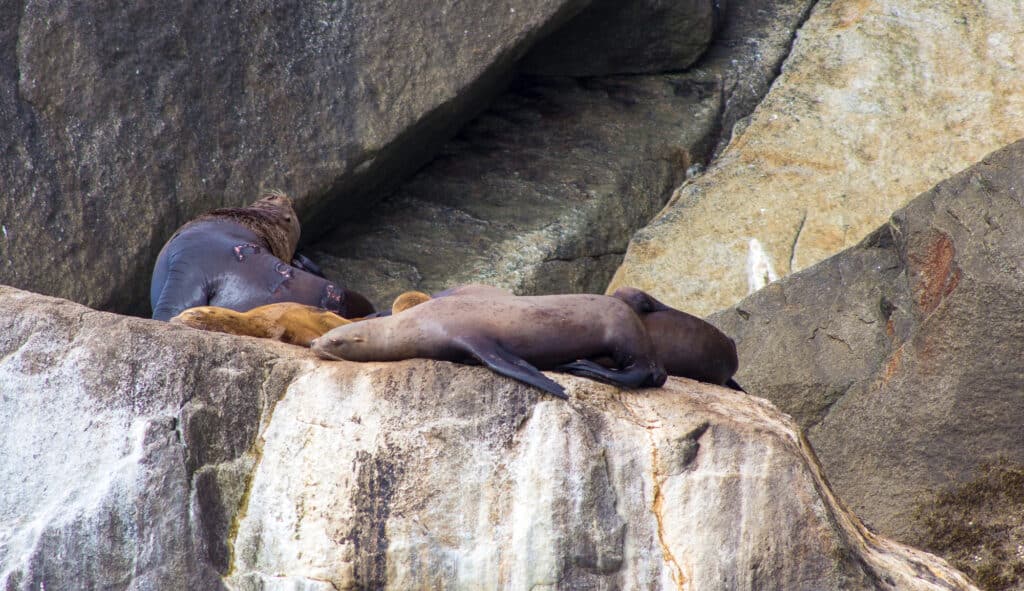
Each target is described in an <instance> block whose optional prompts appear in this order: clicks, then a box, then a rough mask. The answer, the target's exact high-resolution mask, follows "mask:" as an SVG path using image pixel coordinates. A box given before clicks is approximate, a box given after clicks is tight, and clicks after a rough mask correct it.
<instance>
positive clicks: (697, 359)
mask: <svg viewBox="0 0 1024 591" xmlns="http://www.w3.org/2000/svg"><path fill="white" fill-rule="evenodd" d="M612 297H614V298H618V299H620V300H622V301H624V302H626V303H627V304H629V307H630V308H632V309H633V311H634V312H636V314H637V315H638V316H639V317H640V319H641V320H642V321H643V324H644V328H646V329H647V334H648V335H650V337H651V343H652V344H653V345H654V351H655V355H656V356H657V358H658V361H659V362H661V364H662V365H663V366H664V367H665V370H666V371H667V372H668V373H669V375H673V376H681V377H685V378H690V379H694V380H699V381H701V382H708V383H710V384H718V385H725V386H728V387H730V388H732V389H734V390H739V391H741V392H743V391H744V390H743V388H741V387H740V385H739V384H737V383H736V382H735V381H733V379H732V376H733V374H735V373H736V370H737V369H738V368H739V358H738V357H737V355H736V343H735V342H734V341H733V340H732V339H731V338H729V337H728V336H726V334H725V333H723V332H722V331H720V330H718V329H717V328H715V327H714V326H712V325H711V324H710V323H708V322H705V321H704V320H701V319H700V318H697V317H696V316H692V315H690V314H687V313H686V312H683V311H681V310H676V309H675V308H671V307H669V306H666V305H665V304H663V303H661V302H659V301H658V300H656V299H654V298H653V297H652V296H651V295H650V294H648V293H646V292H644V291H641V290H639V289H636V288H635V287H622V288H619V289H618V290H616V291H615V293H613V294H612Z"/></svg>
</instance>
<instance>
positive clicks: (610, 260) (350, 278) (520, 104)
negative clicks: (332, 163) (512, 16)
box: [311, 76, 718, 307]
mask: <svg viewBox="0 0 1024 591" xmlns="http://www.w3.org/2000/svg"><path fill="white" fill-rule="evenodd" d="M717 98H718V95H717V93H716V92H715V89H714V88H713V87H711V86H710V85H695V84H691V83H690V82H689V81H688V80H685V79H684V78H682V77H670V76H664V77H661V76H656V77H631V78H625V77H624V78H599V79H585V80H579V81H577V80H574V79H569V78H559V79H527V80H520V81H519V83H518V84H517V85H516V87H515V88H514V89H513V91H511V92H509V93H507V94H505V95H504V96H502V97H501V98H500V99H499V100H498V101H497V103H496V104H494V105H492V106H491V108H490V109H488V111H487V112H486V113H484V114H483V115H481V116H480V117H478V118H477V119H476V120H474V121H473V122H472V123H470V124H469V125H468V126H467V127H466V128H465V129H464V130H463V131H462V132H460V134H459V136H458V137H457V138H456V139H454V140H452V141H450V142H448V144H446V145H445V147H444V149H443V150H442V151H441V152H440V153H439V154H438V155H437V156H436V158H435V159H434V161H433V162H431V163H430V164H429V165H428V166H427V167H426V168H425V169H423V170H422V171H420V172H419V173H417V175H416V176H415V177H414V178H413V179H412V180H410V181H409V182H407V183H405V184H404V185H403V186H402V187H401V189H399V190H398V191H397V192H396V194H395V195H393V196H392V197H390V198H389V199H388V200H387V201H385V202H384V203H382V204H381V205H380V206H379V207H378V208H376V209H375V210H374V211H372V212H370V214H369V215H367V216H366V217H365V218H362V219H359V220H355V221H353V222H351V223H347V224H342V225H340V226H339V227H338V228H337V229H336V230H335V231H334V232H333V233H332V234H331V235H330V236H328V237H326V238H325V239H324V240H323V241H321V242H319V243H317V244H316V245H314V247H313V250H311V256H313V258H315V259H316V260H317V262H318V263H320V264H321V265H322V266H323V268H324V270H325V272H327V274H328V275H329V276H331V277H333V278H336V279H337V280H339V281H340V282H341V283H343V284H344V285H346V286H347V287H349V288H352V289H355V290H356V291H359V292H361V293H365V294H367V295H369V296H370V297H371V298H372V299H374V300H375V303H376V304H377V305H378V306H384V307H386V306H387V305H388V304H389V303H390V301H391V299H393V298H394V296H396V295H397V294H399V293H401V292H403V291H405V290H407V289H421V290H426V291H439V290H441V289H445V288H447V287H450V286H452V285H456V284H460V283H469V282H485V283H490V284H493V285H499V286H502V287H507V288H509V289H512V290H514V291H516V292H521V293H551V292H598V293H599V292H601V291H602V290H603V289H604V286H605V285H606V284H607V280H608V277H610V276H611V274H612V273H613V272H614V270H615V268H616V267H617V266H618V264H619V262H620V261H621V259H622V254H623V253H624V252H625V250H626V244H627V242H628V241H629V237H630V236H632V234H633V232H635V231H636V229H637V228H640V227H642V226H643V225H644V223H646V221H647V220H649V219H650V218H651V217H653V216H654V214H655V213H657V211H658V208H659V207H661V204H662V203H663V202H664V200H665V199H667V198H668V195H669V194H670V193H671V191H672V188H673V187H674V186H675V185H676V184H677V183H678V182H680V181H681V180H682V178H683V175H684V173H685V171H686V169H687V168H688V167H689V166H690V165H691V164H692V163H693V162H695V161H701V160H702V159H703V158H704V157H705V155H706V154H707V153H708V151H709V149H710V147H711V145H712V144H711V135H712V132H713V130H714V126H713V122H714V113H715V112H716V111H717V108H718V103H717Z"/></svg>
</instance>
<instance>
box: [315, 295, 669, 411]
mask: <svg viewBox="0 0 1024 591" xmlns="http://www.w3.org/2000/svg"><path fill="white" fill-rule="evenodd" d="M312 348H313V350H314V351H316V352H317V354H319V355H320V356H321V357H324V358H326V359H347V360H350V361H397V360H401V359H411V358H414V357H422V358H428V359H441V360H445V361H455V362H460V363H475V362H479V363H482V364H484V365H486V366H487V367H489V368H490V369H492V370H493V371H495V372H497V373H500V374H502V375H506V376H508V377H511V378H514V379H517V380H520V381H523V382H526V383H528V384H531V385H533V386H536V387H538V388H540V389H542V390H544V391H546V392H550V393H551V394H553V395H555V396H558V397H560V398H566V397H567V396H566V394H565V390H564V389H563V388H562V387H561V386H560V385H558V384H557V383H555V382H554V381H552V380H551V379H549V378H548V377H546V376H545V375H544V374H542V373H541V372H540V371H539V369H544V370H549V369H558V368H560V367H562V366H564V365H565V364H570V363H571V364H573V366H574V367H573V368H572V369H573V373H577V374H579V375H585V376H587V377H591V378H594V379H599V380H602V381H606V382H609V383H612V384H615V385H618V386H622V387H629V388H637V387H643V386H660V385H662V384H663V383H665V377H666V376H665V370H664V369H663V368H662V367H661V365H660V364H659V363H658V362H657V360H656V359H655V358H654V347H653V345H652V344H651V341H650V338H649V337H648V336H647V332H646V331H645V330H644V327H643V323H642V322H640V318H639V317H638V316H637V315H636V314H635V313H634V312H633V310H632V309H630V307H629V306H628V305H626V304H625V303H624V302H623V301H622V300H619V299H617V298H613V297H609V296H602V295H591V294H580V295H552V296H512V295H461V296H459V297H441V298H436V299H431V300H429V301H426V302H423V303H421V304H419V305H417V306H415V307H413V308H409V309H407V310H405V311H403V312H402V313H401V314H396V315H394V316H387V317H382V318H374V319H370V320H365V321H362V322H358V323H355V324H350V325H348V326H340V327H338V328H335V329H333V330H331V331H330V332H328V333H327V334H325V335H324V336H322V337H320V338H318V339H316V340H315V341H313V343H312ZM601 357H605V358H609V359H612V360H613V361H614V363H615V366H616V367H615V368H614V369H612V368H607V367H604V366H602V365H598V364H596V363H588V361H589V360H590V359H595V358H601ZM538 368H539V369H538Z"/></svg>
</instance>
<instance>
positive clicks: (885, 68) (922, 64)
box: [609, 0, 1024, 315]
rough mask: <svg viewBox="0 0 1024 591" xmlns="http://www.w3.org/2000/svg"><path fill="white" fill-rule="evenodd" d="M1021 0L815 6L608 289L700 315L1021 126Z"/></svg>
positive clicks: (844, 238)
mask: <svg viewBox="0 0 1024 591" xmlns="http://www.w3.org/2000/svg"><path fill="white" fill-rule="evenodd" d="M1022 24H1024V7H1022V6H1021V4H1020V3H1019V2H1014V1H1012V0H1001V1H993V2H986V3H963V2H955V1H941V2H931V1H925V0H913V1H908V2H900V3H897V4H894V3H890V2H881V1H875V0H864V1H858V2H838V1H835V2H833V1H827V2H819V3H818V4H817V5H816V6H815V7H814V10H813V11H812V14H811V16H810V18H809V19H808V20H807V22H806V23H805V24H804V25H803V26H802V27H801V29H800V32H799V35H798V36H797V40H796V42H795V43H794V45H793V49H792V52H791V53H790V55H789V57H788V58H787V60H786V62H785V66H784V68H783V72H782V74H781V75H780V76H779V78H778V79H777V80H776V81H775V82H774V84H773V86H772V88H771V91H770V92H769V93H768V95H767V96H766V97H765V99H764V101H762V102H761V103H760V104H759V105H758V107H757V109H756V110H755V111H754V113H753V114H752V115H751V116H750V117H749V119H748V120H746V121H744V122H743V125H741V126H739V127H738V128H737V129H736V132H735V133H734V135H733V138H732V141H731V143H730V145H729V146H728V148H726V149H725V150H724V152H722V153H721V156H720V157H719V158H718V159H717V160H716V161H715V162H714V164H713V165H712V166H711V167H709V169H708V171H707V173H706V174H704V175H702V176H700V177H697V178H695V179H693V180H692V181H690V182H687V183H685V184H684V185H683V186H682V187H680V188H679V190H678V191H677V192H676V193H675V195H673V197H672V200H671V201H670V204H669V206H668V207H667V208H666V209H665V210H664V211H663V212H662V213H661V214H660V215H659V216H658V217H657V218H656V219H655V220H654V221H653V222H652V223H651V224H650V225H649V226H648V227H646V228H645V229H643V230H642V231H640V232H638V233H637V235H636V236H635V237H634V238H633V240H632V242H631V244H630V247H629V250H628V252H627V254H626V257H625V260H624V262H623V265H622V267H621V268H620V269H619V270H618V272H617V273H616V276H615V278H614V280H613V281H612V283H611V286H610V287H609V289H610V290H614V289H615V288H616V287H619V286H622V285H633V286H636V287H640V288H642V289H646V290H648V291H650V292H651V293H652V294H654V295H655V296H656V297H658V298H660V299H662V300H663V301H665V302H666V303H669V304H672V305H676V306H678V307H681V308H684V309H687V310H689V311H692V312H694V313H697V314H701V315H703V314H708V313H710V312H713V311H715V310H718V309H721V308H723V307H725V306H728V305H731V304H733V303H735V302H736V301H738V300H739V299H740V298H742V297H744V296H745V295H747V294H749V293H751V292H752V291H754V290H756V289H758V288H760V287H762V286H764V285H765V284H766V283H768V282H770V281H773V280H775V279H777V278H779V277H782V276H785V275H786V274H788V273H790V272H792V271H796V270H800V269H803V268H805V267H808V266H810V265H812V264H814V263H816V262H818V261H820V260H822V259H824V258H826V257H827V256H830V255H832V254H835V253H836V252H839V251H840V250H842V249H843V248H846V247H848V246H851V245H853V244H856V243H857V242H859V241H860V240H861V239H862V238H863V237H864V236H865V235H866V234H867V233H869V232H870V231H871V230H873V229H874V228H875V227H877V226H878V225H879V224H880V223H882V222H883V221H884V220H885V219H886V218H888V216H889V215H891V213H892V212H893V211H895V210H896V209H898V208H899V207H900V206H902V205H903V204H905V203H906V202H907V201H909V200H910V199H911V198H913V197H914V196H915V195H917V194H919V193H921V192H922V191H925V190H927V189H928V188H930V187H931V186H933V185H934V184H936V183H937V182H939V181H941V180H942V179H944V178H947V177H948V176H950V175H951V174H953V173H955V172H957V171H960V170H963V169H964V168H966V167H967V166H970V165H971V164H973V163H974V162H977V161H978V160H979V159H981V158H982V157H983V156H984V155H985V154H987V153H988V152H991V151H992V150H995V149H998V148H1000V147H1002V146H1005V145H1007V144H1009V143H1010V142H1012V141H1016V140H1017V139H1019V138H1021V137H1022V136H1024V117H1022V114H1024V82H1022V81H1024V75H1022V70H1021V68H1022V67H1024V66H1022V64H1024V46H1022V45H1021V44H1020V43H1016V42H1014V39H1016V38H1017V36H1018V35H1019V31H1020V28H1021V26H1022Z"/></svg>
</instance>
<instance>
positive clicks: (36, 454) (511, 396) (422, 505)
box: [0, 287, 974, 591]
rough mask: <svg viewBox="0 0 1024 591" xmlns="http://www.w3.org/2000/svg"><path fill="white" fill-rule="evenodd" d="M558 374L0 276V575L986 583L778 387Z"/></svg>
mask: <svg viewBox="0 0 1024 591" xmlns="http://www.w3.org/2000/svg"><path fill="white" fill-rule="evenodd" d="M551 375H553V377H554V378H555V379H557V380H558V381H559V382H560V383H562V384H564V385H565V386H566V387H567V389H568V390H569V392H570V394H571V397H572V398H571V400H570V401H568V402H565V401H561V400H556V399H554V398H552V397H549V396H547V395H544V394H542V393H539V392H537V391H535V390H533V389H531V388H529V387H527V386H525V385H523V384H520V383H518V382H514V381H511V380H508V379H506V378H504V377H501V376H497V375H495V374H493V373H491V372H489V371H488V370H486V369H483V368H470V367H460V366H455V365H453V364H449V363H443V362H433V361H422V360H414V361H406V362H401V363H395V364H353V363H344V362H327V361H319V360H316V359H314V358H313V356H312V355H311V354H310V352H308V351H306V350H303V349H299V348H295V347H289V346H287V345H283V344H280V343H273V342H269V341H257V340H254V339H249V338H245V337H231V336H228V335H221V334H216V333H202V332H198V331H194V330H191V329H188V328H184V327H176V326H172V325H167V324H164V323H159V322H155V321H149V320H141V319H136V318H126V317H118V316H115V315H112V314H107V313H101V312H95V311H91V310H88V309H87V308H84V307H81V306H79V305H76V304H72V303H70V302H65V301H58V300H55V299H53V298H49V297H45V296H38V295H35V294H30V293H27V292H23V291H19V290H16V289H11V288H6V287H5V288H0V383H2V384H3V389H2V390H0V395H2V397H3V400H2V402H3V404H2V405H0V460H2V461H0V476H2V477H3V478H2V482H3V484H2V485H0V491H2V493H0V518H2V519H0V587H2V588H4V589H8V590H11V591H14V590H19V591H20V590H28V589H33V590H35V589H42V588H44V587H45V588H47V589H74V588H99V587H116V588H123V589H219V588H224V587H227V588H234V589H296V588H302V589H323V590H325V591H326V590H328V589H332V588H335V589H340V588H353V587H356V588H377V587H385V588H391V589H403V590H404V589H436V588H481V587H483V588H499V587H502V588H514V589H519V588H522V589H526V588H533V587H535V586H536V585H544V584H546V585H551V586H556V587H568V588H596V589H605V588H624V589H650V588H668V587H679V586H682V585H687V586H692V587H694V588H700V589H711V590H714V589H722V590H725V589H729V590H732V589H764V588H777V589H797V590H799V589H823V588H824V589H835V588H843V589H901V590H902V589H974V587H973V586H971V585H970V584H969V583H968V582H967V580H966V579H965V578H964V577H963V576H962V575H961V574H959V573H957V572H956V571H954V570H953V569H951V568H950V567H949V566H948V565H946V564H945V563H944V562H943V561H941V560H940V559H938V558H936V557H934V556H931V555H929V554H926V553H923V552H920V551H916V550H913V549H910V548H908V547H906V546H902V545H900V544H897V543H895V542H892V541H890V540H887V539H885V538H882V537H879V536H876V535H874V534H872V533H870V532H868V531H867V530H865V529H864V528H863V527H862V526H861V525H860V523H859V521H858V520H857V519H856V518H855V517H853V516H852V514H850V513H848V512H847V511H846V510H845V509H844V508H843V507H842V505H841V504H839V503H838V502H837V501H836V499H835V498H834V497H833V495H832V494H831V492H830V491H829V488H828V485H827V484H826V482H825V479H824V476H823V475H822V473H821V470H820V467H819V465H818V464H817V461H816V460H815V459H814V456H813V453H812V452H811V451H810V448H809V447H808V445H807V443H806V441H805V440H804V439H803V438H802V437H801V436H800V435H799V431H798V430H797V429H796V426H795V424H794V423H793V422H792V421H791V420H790V419H788V418H787V417H785V416H784V415H782V414H781V413H779V412H778V411H777V410H776V409H775V408H774V407H772V406H771V405H770V404H769V403H767V402H766V401H764V400H761V399H758V398H754V397H750V396H745V395H742V394H740V393H737V392H733V391H730V390H725V389H722V388H718V387H715V386H709V385H706V384H699V383H697V382H692V381H688V380H682V379H672V380H670V381H669V383H668V384H667V386H666V387H665V388H662V389H655V390H645V391H638V392H623V391H620V390H617V389H615V388H613V387H610V386H604V385H600V384H596V383H594V382H590V381H587V380H584V379H582V378H574V377H571V376H565V375H557V374H551ZM219 575H226V578H225V579H220V577H219Z"/></svg>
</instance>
